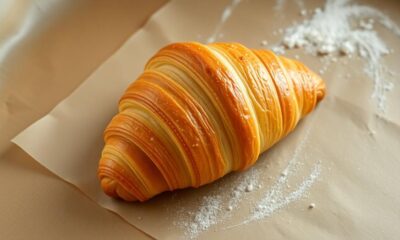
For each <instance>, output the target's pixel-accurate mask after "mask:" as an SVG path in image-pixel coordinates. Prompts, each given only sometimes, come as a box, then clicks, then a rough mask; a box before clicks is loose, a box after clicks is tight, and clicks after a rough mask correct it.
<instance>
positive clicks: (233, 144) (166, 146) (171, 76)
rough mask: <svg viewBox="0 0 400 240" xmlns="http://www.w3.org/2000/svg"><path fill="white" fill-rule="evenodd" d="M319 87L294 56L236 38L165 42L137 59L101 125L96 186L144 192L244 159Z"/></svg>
mask: <svg viewBox="0 0 400 240" xmlns="http://www.w3.org/2000/svg"><path fill="white" fill-rule="evenodd" d="M324 95H325V84H324V82H323V80H322V79H321V78H320V77H319V76H318V75H317V74H315V73H314V72H312V71H310V70H309V69H308V68H307V67H306V66H304V65H303V64H302V63H300V62H298V61H296V60H291V59H288V58H285V57H282V56H277V55H275V54H274V53H273V52H271V51H268V50H253V49H249V48H246V47H245V46H243V45H241V44H238V43H213V44H208V45H204V44H200V43H196V42H186V43H174V44H171V45H168V46H166V47H164V48H162V49H161V50H160V51H159V52H158V53H157V54H156V55H155V56H153V57H152V58H151V59H150V60H149V62H148V63H147V65H146V67H145V70H144V72H143V74H142V75H140V76H139V78H138V79H137V80H136V81H134V82H133V83H132V84H131V85H130V86H129V87H128V89H127V90H126V92H125V93H124V95H123V96H122V98H121V100H120V102H119V113H118V114H117V115H116V116H115V117H114V118H113V119H112V120H111V122H110V124H109V125H108V126H107V128H106V130H105V133H104V140H105V147H104V150H103V152H102V155H101V159H100V162H99V168H98V177H99V179H100V182H101V187H102V188H103V190H104V192H105V193H106V194H108V195H110V196H112V197H119V198H122V199H124V200H127V201H136V200H139V201H146V200H147V199H149V198H151V197H153V196H155V195H157V194H159V193H161V192H164V191H172V190H174V189H181V188H187V187H199V186H202V185H204V184H207V183H210V182H212V181H215V180H216V179H218V178H220V177H222V176H224V175H225V174H227V173H229V172H231V171H238V170H244V169H246V168H248V167H250V166H251V165H253V164H254V163H255V162H256V160H257V158H258V156H259V155H260V153H262V152H263V151H265V150H267V149H268V148H270V147H271V146H272V145H274V144H275V143H276V142H278V141H279V140H280V139H282V138H283V137H285V136H286V135H287V134H288V133H289V132H291V131H292V130H293V129H294V128H295V126H296V125H297V123H298V122H299V120H300V119H301V118H302V117H304V116H305V115H307V114H308V113H309V112H311V111H312V110H313V109H314V108H315V107H316V104H317V103H318V102H319V101H320V100H321V99H322V98H323V97H324Z"/></svg>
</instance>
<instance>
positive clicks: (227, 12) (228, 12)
mask: <svg viewBox="0 0 400 240" xmlns="http://www.w3.org/2000/svg"><path fill="white" fill-rule="evenodd" d="M240 1H241V0H232V2H231V3H230V4H229V5H228V6H227V7H225V9H224V11H223V12H222V15H221V19H220V20H219V22H218V24H217V25H216V27H215V29H214V32H213V34H212V35H211V36H210V37H209V38H208V39H207V43H211V42H215V40H217V37H218V36H220V35H219V34H220V31H221V29H222V27H223V26H224V24H225V22H226V20H228V18H229V17H230V16H231V15H232V12H233V10H234V9H235V8H236V6H237V5H238V4H239V3H240Z"/></svg>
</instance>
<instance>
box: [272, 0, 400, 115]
mask: <svg viewBox="0 0 400 240" xmlns="http://www.w3.org/2000/svg"><path fill="white" fill-rule="evenodd" d="M278 3H279V1H278ZM376 24H381V25H382V26H384V27H385V28H387V29H388V30H390V31H391V32H392V33H393V34H395V35H397V36H398V37H400V28H399V27H398V26H397V25H396V24H395V23H394V22H393V21H392V20H391V19H390V18H389V17H388V16H386V15H385V14H384V13H382V12H381V11H379V10H377V9H375V8H373V7H370V6H365V5H358V4H350V3H349V1H348V0H327V1H326V4H325V6H324V8H323V9H320V8H317V9H316V10H315V11H314V14H313V15H312V16H311V18H310V19H306V20H304V21H303V22H302V23H300V24H295V25H294V26H292V27H289V28H287V29H286V30H285V32H284V35H283V40H282V41H281V43H279V45H277V46H275V48H274V49H273V50H275V51H276V52H278V53H279V54H282V53H284V49H283V47H285V48H287V49H293V48H305V49H306V51H307V52H308V53H311V54H313V55H316V56H317V55H319V56H322V55H324V56H327V57H328V58H327V59H328V60H331V61H332V62H335V60H336V57H337V56H340V55H345V56H349V57H351V56H352V55H358V56H360V57H361V58H362V59H363V60H364V61H365V65H364V72H365V73H366V74H367V75H368V77H369V78H371V79H372V80H373V83H374V89H373V92H372V95H371V97H372V99H373V100H374V101H375V102H376V105H377V107H378V108H379V110H380V111H382V112H384V111H385V109H386V105H385V102H386V94H387V92H388V91H390V90H391V89H392V88H393V86H394V84H393V79H390V77H391V74H390V71H389V70H388V69H387V68H386V67H385V66H384V65H383V63H382V60H383V57H384V56H385V55H388V54H390V53H391V50H390V49H389V48H388V47H387V45H386V44H385V42H384V41H383V40H382V38H381V36H379V35H378V32H377V31H375V25H376ZM325 70H326V69H325ZM323 72H324V70H322V71H321V72H320V73H321V74H322V73H323Z"/></svg>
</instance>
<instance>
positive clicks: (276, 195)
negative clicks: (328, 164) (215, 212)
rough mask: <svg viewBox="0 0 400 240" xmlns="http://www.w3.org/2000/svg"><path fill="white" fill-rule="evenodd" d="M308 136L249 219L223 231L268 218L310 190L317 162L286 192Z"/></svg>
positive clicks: (314, 177)
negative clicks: (299, 181)
mask: <svg viewBox="0 0 400 240" xmlns="http://www.w3.org/2000/svg"><path fill="white" fill-rule="evenodd" d="M308 135H309V129H308V131H307V132H306V134H305V137H304V139H303V140H302V142H301V143H300V144H299V145H298V146H297V147H296V149H295V151H294V153H293V156H292V158H291V160H290V161H289V164H288V165H287V167H286V168H285V169H284V170H283V171H282V173H281V175H280V176H279V178H278V179H277V181H276V182H275V184H274V185H273V186H271V187H268V191H267V192H266V193H265V194H264V195H263V197H262V198H261V200H259V201H258V202H257V203H256V205H255V206H254V207H253V210H252V212H251V214H250V216H249V217H247V218H246V219H245V220H244V221H242V222H240V223H239V224H235V225H232V226H229V227H226V228H224V229H230V228H234V227H238V226H241V225H244V224H248V223H251V222H253V221H256V220H262V219H264V218H267V217H270V216H271V215H272V214H274V213H275V212H276V211H278V210H280V209H282V208H284V207H286V206H287V205H289V204H290V203H292V202H294V201H296V200H299V199H301V198H302V197H303V196H304V195H305V193H306V192H307V191H308V190H309V189H310V188H311V186H312V185H313V184H314V182H315V181H316V180H317V179H318V177H319V175H320V174H321V163H320V162H317V163H315V164H314V166H313V169H312V171H311V173H310V174H309V175H308V177H307V178H305V179H304V180H303V181H302V182H301V183H300V184H298V185H297V186H296V187H295V190H293V191H289V192H288V191H287V190H286V189H287V188H290V185H288V181H289V179H290V178H291V177H294V176H295V175H296V173H297V172H298V171H297V170H298V166H299V164H300V162H299V153H300V151H301V150H302V149H303V148H304V145H305V144H306V142H307V139H308Z"/></svg>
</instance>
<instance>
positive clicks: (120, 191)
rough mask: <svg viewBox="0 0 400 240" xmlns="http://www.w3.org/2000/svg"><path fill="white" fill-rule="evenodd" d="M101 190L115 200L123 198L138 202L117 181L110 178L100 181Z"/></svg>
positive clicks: (103, 178)
mask: <svg viewBox="0 0 400 240" xmlns="http://www.w3.org/2000/svg"><path fill="white" fill-rule="evenodd" d="M100 184H101V188H102V189H103V191H104V193H106V194H107V195H108V196H110V197H114V198H122V199H123V200H125V201H130V202H133V201H137V200H138V199H137V198H135V197H134V196H133V195H132V194H130V193H129V192H128V191H126V190H125V189H124V188H123V187H122V186H121V185H120V184H119V183H118V181H116V180H115V179H112V178H110V177H102V178H101V179H100Z"/></svg>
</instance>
